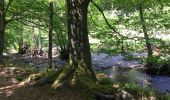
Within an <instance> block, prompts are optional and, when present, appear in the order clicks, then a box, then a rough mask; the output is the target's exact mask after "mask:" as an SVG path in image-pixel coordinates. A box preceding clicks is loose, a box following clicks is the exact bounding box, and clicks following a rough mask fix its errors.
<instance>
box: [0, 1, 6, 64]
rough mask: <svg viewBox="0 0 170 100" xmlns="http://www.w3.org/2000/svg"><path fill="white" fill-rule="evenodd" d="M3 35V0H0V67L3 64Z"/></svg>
mask: <svg viewBox="0 0 170 100" xmlns="http://www.w3.org/2000/svg"><path fill="white" fill-rule="evenodd" d="M4 35H5V15H4V0H0V67H2V66H3V65H4V57H3V49H4Z"/></svg>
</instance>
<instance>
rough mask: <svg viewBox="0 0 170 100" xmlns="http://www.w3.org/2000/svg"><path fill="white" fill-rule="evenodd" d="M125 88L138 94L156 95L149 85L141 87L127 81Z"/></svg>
mask: <svg viewBox="0 0 170 100" xmlns="http://www.w3.org/2000/svg"><path fill="white" fill-rule="evenodd" d="M123 88H124V89H125V90H126V91H128V92H129V93H132V94H135V95H137V96H147V97H149V96H153V95H155V93H154V91H153V90H152V89H151V88H149V87H141V86H139V85H137V84H136V83H126V84H124V85H123Z"/></svg>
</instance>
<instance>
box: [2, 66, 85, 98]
mask: <svg viewBox="0 0 170 100" xmlns="http://www.w3.org/2000/svg"><path fill="white" fill-rule="evenodd" d="M24 76H28V73H27V72H26V71H24V70H19V69H17V68H15V67H9V68H4V69H2V68H1V69H0V100H82V96H80V93H78V92H76V91H72V90H70V89H68V88H64V89H62V90H61V91H54V90H52V89H51V88H50V85H46V86H23V85H19V82H18V81H17V79H16V77H24Z"/></svg>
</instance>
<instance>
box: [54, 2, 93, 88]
mask: <svg viewBox="0 0 170 100" xmlns="http://www.w3.org/2000/svg"><path fill="white" fill-rule="evenodd" d="M66 1H67V22H68V26H67V28H68V41H69V45H68V48H69V64H68V66H67V67H66V68H65V69H64V71H63V72H62V73H61V74H60V75H59V77H58V79H57V80H56V81H55V82H54V83H53V85H52V87H53V88H57V87H59V86H61V85H62V82H63V81H64V80H74V82H76V81H77V80H79V79H80V78H82V77H86V78H90V79H92V80H96V77H95V74H94V72H93V70H92V63H91V53H90V45H89V38H88V28H87V11H88V5H89V2H90V0H66Z"/></svg>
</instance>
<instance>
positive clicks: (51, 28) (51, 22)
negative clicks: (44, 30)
mask: <svg viewBox="0 0 170 100" xmlns="http://www.w3.org/2000/svg"><path fill="white" fill-rule="evenodd" d="M49 9H50V15H49V18H50V22H49V34H48V35H49V36H48V38H49V44H48V66H49V67H48V69H52V33H53V2H50V4H49Z"/></svg>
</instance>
